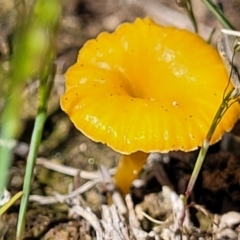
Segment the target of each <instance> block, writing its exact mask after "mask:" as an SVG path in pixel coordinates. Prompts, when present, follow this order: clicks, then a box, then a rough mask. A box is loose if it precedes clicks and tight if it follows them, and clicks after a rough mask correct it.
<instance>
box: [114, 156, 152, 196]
mask: <svg viewBox="0 0 240 240" xmlns="http://www.w3.org/2000/svg"><path fill="white" fill-rule="evenodd" d="M147 157H148V153H144V152H135V153H132V154H130V155H123V156H122V157H121V159H120V161H119V165H118V169H117V172H116V174H115V176H114V181H115V184H116V186H117V187H118V188H119V189H120V190H121V191H122V193H124V194H127V193H129V191H130V186H131V183H132V181H133V180H134V179H135V178H136V177H137V176H138V174H139V172H140V171H141V169H142V167H143V165H144V164H145V163H146V160H147Z"/></svg>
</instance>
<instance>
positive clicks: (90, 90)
mask: <svg viewBox="0 0 240 240" xmlns="http://www.w3.org/2000/svg"><path fill="white" fill-rule="evenodd" d="M65 77H66V92H65V93H64V94H63V96H62V97H61V107H62V109H63V110H64V111H65V112H66V113H67V114H68V115H69V117H70V119H71V121H72V122H73V123H74V125H75V126H76V128H77V129H79V130H80V131H81V132H82V133H84V134H85V135H86V136H88V137H89V138H90V139H92V140H94V141H96V142H102V143H106V144H107V145H108V146H110V147H111V148H112V149H114V150H115V151H117V152H120V153H123V154H130V153H133V152H136V151H143V152H168V151H171V150H182V151H190V150H194V149H196V148H197V147H198V146H201V145H202V142H203V140H204V139H205V137H206V134H207V132H208V130H209V127H210V125H211V123H212V120H213V118H214V115H215V113H216V111H217V109H218V107H219V106H220V104H221V101H222V98H223V92H224V89H225V88H226V86H227V83H228V73H227V71H226V69H225V66H224V64H223V62H222V60H221V58H220V56H219V54H218V52H217V51H216V50H215V49H214V48H213V47H212V46H210V45H209V44H207V43H206V42H205V41H204V40H202V39H201V38H200V37H199V36H198V35H197V34H194V33H190V32H188V31H186V30H180V29H176V28H174V27H162V26H159V25H157V24H155V23H154V22H153V21H152V20H150V19H149V18H144V19H136V21H135V22H133V23H124V24H122V25H120V26H119V27H118V28H117V29H116V31H115V32H113V33H107V32H103V33H101V34H100V35H99V36H98V37H97V38H96V39H93V40H89V41H87V42H86V43H85V45H84V46H83V48H82V49H81V50H80V52H79V55H78V59H77V62H76V63H75V64H74V65H73V66H71V67H70V68H69V69H68V71H67V73H66V75H65ZM231 88H232V85H231V83H230V84H229V86H228V89H227V91H228V90H230V89H231ZM239 113H240V107H239V104H238V103H234V104H233V105H232V106H231V107H230V108H229V109H228V111H227V112H226V114H225V115H224V116H223V118H222V119H221V121H220V122H219V124H218V126H217V128H216V130H215V133H214V135H213V137H212V142H211V143H215V142H217V141H218V140H220V138H221V136H222V135H223V134H224V132H226V131H230V130H231V129H232V128H233V126H234V123H235V122H236V121H237V119H238V118H239Z"/></svg>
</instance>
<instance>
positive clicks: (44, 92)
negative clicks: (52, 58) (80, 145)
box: [17, 71, 55, 239]
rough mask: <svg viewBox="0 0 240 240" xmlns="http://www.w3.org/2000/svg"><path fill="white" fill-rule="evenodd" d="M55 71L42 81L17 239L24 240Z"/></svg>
mask: <svg viewBox="0 0 240 240" xmlns="http://www.w3.org/2000/svg"><path fill="white" fill-rule="evenodd" d="M54 75H55V74H54V71H52V72H51V73H50V75H49V76H47V78H48V79H47V81H46V79H44V80H43V81H41V85H40V90H39V98H40V100H39V106H38V113H37V117H36V119H35V124H34V129H33V134H32V137H31V142H30V151H29V154H28V158H27V166H26V173H25V177H24V184H23V196H22V199H21V206H20V210H19V217H18V223H19V224H18V228H17V239H22V235H23V232H24V227H25V215H26V211H27V204H28V198H29V194H30V190H31V181H32V175H33V169H34V167H35V163H36V157H37V153H38V148H39V145H40V142H41V137H42V132H43V127H44V123H45V120H46V118H47V103H48V99H49V95H50V91H51V88H52V83H53V79H54Z"/></svg>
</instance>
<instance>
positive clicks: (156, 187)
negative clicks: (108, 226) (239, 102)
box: [0, 0, 240, 240]
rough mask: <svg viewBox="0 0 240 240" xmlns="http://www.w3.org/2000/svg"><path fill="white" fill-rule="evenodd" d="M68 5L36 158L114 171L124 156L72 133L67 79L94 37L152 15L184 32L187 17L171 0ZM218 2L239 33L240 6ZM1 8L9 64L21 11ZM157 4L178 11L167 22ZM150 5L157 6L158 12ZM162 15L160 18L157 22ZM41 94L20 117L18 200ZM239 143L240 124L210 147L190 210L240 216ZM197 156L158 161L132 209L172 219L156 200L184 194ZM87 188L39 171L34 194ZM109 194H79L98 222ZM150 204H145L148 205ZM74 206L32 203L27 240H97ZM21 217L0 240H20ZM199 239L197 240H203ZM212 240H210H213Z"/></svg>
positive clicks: (4, 224)
mask: <svg viewBox="0 0 240 240" xmlns="http://www.w3.org/2000/svg"><path fill="white" fill-rule="evenodd" d="M63 2H64V4H63V5H64V10H63V15H62V19H61V28H60V33H59V37H58V40H57V48H58V57H57V60H56V62H57V65H58V72H57V77H56V81H55V84H54V88H53V91H52V95H51V100H50V104H49V116H48V119H47V121H46V124H45V128H44V133H43V139H42V143H41V147H40V150H39V155H38V157H39V158H40V157H41V158H44V159H47V160H48V161H49V162H52V163H56V164H62V165H64V166H69V167H72V168H75V169H78V170H79V171H80V170H84V171H88V172H92V171H97V170H98V169H99V166H100V165H103V166H105V167H106V168H107V169H111V168H113V167H115V166H117V163H118V160H119V157H120V155H119V154H118V153H115V152H114V151H113V150H111V149H110V148H108V147H107V146H105V145H103V144H101V143H95V142H92V141H91V140H89V139H88V138H87V137H85V136H84V135H83V134H82V133H80V132H79V131H77V130H76V129H75V128H74V126H73V124H72V123H71V122H70V121H69V119H68V117H67V116H66V115H65V114H64V113H63V112H62V111H61V109H60V107H59V97H60V95H61V94H62V93H63V90H64V79H63V74H64V72H65V71H66V69H67V68H68V67H69V66H70V65H71V64H72V63H73V62H75V60H76V56H77V53H78V50H79V49H80V48H81V47H82V45H83V44H84V43H85V42H86V41H87V40H88V39H90V38H94V37H96V36H97V35H98V34H99V33H100V32H102V31H113V30H114V29H115V28H116V27H117V26H118V25H119V24H120V23H122V22H126V21H133V20H134V19H135V18H136V17H144V16H146V15H149V16H150V17H152V18H154V19H155V20H156V21H158V22H160V23H161V21H163V24H165V22H169V21H170V22H172V24H174V25H176V26H179V25H181V24H182V22H178V21H176V20H175V15H174V14H176V15H177V14H181V15H182V16H185V12H184V11H183V9H181V8H179V6H177V4H176V3H175V1H168V0H165V1H164V0H162V1H161V0H151V1H144V0H139V1H134V0H115V1H114V0H98V1H92V0H68V1H67V0H65V1H63ZM193 2H194V9H195V12H196V16H197V21H198V22H199V23H201V24H202V25H204V26H207V27H208V28H214V27H215V28H216V29H219V28H220V24H219V23H218V21H217V20H216V19H215V18H214V16H213V15H212V14H211V13H210V12H209V10H208V9H207V8H206V7H205V6H204V4H203V3H202V2H201V1H193ZM217 2H222V7H223V10H224V13H225V14H226V16H227V17H229V20H230V21H231V22H232V23H233V25H234V26H235V27H236V28H238V27H239V26H240V19H239V17H238V16H239V13H240V2H239V1H237V0H231V1H217ZM1 3H2V9H0V10H1V11H0V13H1V14H2V16H3V15H4V16H6V18H4V19H5V20H4V21H3V22H2V23H0V35H1V36H2V39H1V44H0V45H1V46H0V52H1V57H2V59H4V58H5V57H6V56H7V55H8V53H9V51H8V47H4V46H5V45H6V46H7V45H8V38H9V36H10V35H11V34H12V31H13V25H14V16H15V12H14V11H15V10H14V4H11V3H12V2H11V1H7V0H6V1H4V0H0V4H1ZM159 3H160V4H164V5H165V6H168V7H169V9H170V10H172V11H173V12H171V15H169V19H166V18H165V19H161V16H160V15H161V11H162V9H161V5H158V4H159ZM152 6H155V8H154V11H153V10H152ZM158 10H159V15H157V16H156V11H158ZM184 19H185V20H183V21H186V22H187V24H190V22H189V20H188V18H184ZM190 26H191V24H190ZM1 33H2V34H1ZM4 44H5V45H4ZM36 91H37V87H36V86H35V85H34V83H31V84H30V85H29V86H27V87H26V99H27V101H26V103H25V105H24V109H25V111H24V113H23V116H22V119H23V129H22V133H21V135H20V136H19V144H18V146H17V147H16V149H15V152H14V161H13V165H12V167H11V169H10V180H9V186H8V190H9V191H10V192H11V194H12V195H14V194H15V193H17V192H19V191H21V190H22V183H23V177H24V171H25V166H26V156H27V152H28V146H29V142H30V137H31V132H32V128H33V123H34V117H35V113H36V99H35V93H36ZM239 136H240V124H239V123H238V124H236V126H235V128H234V130H233V131H232V133H228V134H226V136H225V137H224V138H223V139H222V140H221V141H220V142H219V143H217V144H216V145H214V146H212V147H211V148H210V150H209V152H208V154H207V157H206V160H205V162H204V165H203V167H202V170H201V172H200V175H199V178H198V180H197V183H196V187H195V188H194V192H193V194H192V195H191V197H190V199H189V203H190V202H195V203H196V204H198V205H201V206H203V208H204V209H205V210H206V211H208V213H209V215H211V216H212V215H213V214H218V215H223V214H225V213H228V212H231V211H236V212H240V204H239V202H240V185H239V179H240V150H239V149H240V148H239V146H240V142H239V139H240V138H239ZM197 153H198V150H197V151H194V152H190V153H183V152H170V153H169V154H167V155H166V157H167V158H168V161H167V162H165V161H162V160H161V159H160V160H159V161H155V162H154V163H151V164H149V165H148V166H146V167H145V168H144V169H143V171H142V173H141V175H140V176H139V179H141V187H138V186H134V187H133V188H132V189H131V195H132V199H133V203H134V205H138V204H142V205H141V206H142V208H143V209H144V210H145V211H146V212H148V214H149V215H150V216H152V217H153V218H154V219H157V220H164V219H166V216H167V214H168V213H167V212H163V211H160V210H159V209H160V208H159V209H158V211H157V210H156V209H157V206H155V205H153V203H154V201H157V202H158V201H159V200H156V199H160V198H159V196H160V195H159V194H160V193H161V191H162V189H163V186H168V187H170V188H171V189H172V190H174V191H175V192H176V193H178V194H184V192H185V190H186V186H187V184H188V181H189V178H190V176H191V173H192V169H193V167H194V163H195V161H196V157H197ZM84 183H86V180H83V179H81V178H79V177H72V176H67V175H65V174H61V173H57V172H56V171H52V170H48V169H46V168H44V167H42V166H38V165H37V166H36V169H35V172H34V179H33V183H32V192H31V194H32V195H41V196H52V195H53V194H54V193H55V192H58V193H60V194H67V193H68V192H69V186H70V185H73V189H76V188H77V187H78V186H81V185H83V184H84ZM108 195H109V193H107V190H106V189H105V186H104V185H103V186H101V184H100V185H98V186H97V187H94V188H91V189H89V190H88V191H86V192H84V193H83V194H82V195H81V198H82V199H81V202H83V203H84V204H85V205H84V204H83V205H84V206H85V207H88V208H90V209H92V211H93V212H94V213H96V215H97V216H98V217H99V219H100V218H101V205H103V204H104V205H105V204H110V203H109V196H108ZM149 198H150V202H151V204H150V205H152V206H154V207H152V208H151V207H149V206H150V205H149V204H148V201H149ZM144 202H146V204H145V205H144ZM158 204H159V203H158ZM70 206H71V204H66V203H58V204H48V205H41V204H39V203H37V202H30V203H29V206H28V211H27V218H26V231H25V236H24V239H25V240H26V239H29V240H30V239H41V240H50V239H74V240H75V239H76V240H77V239H81V240H82V239H84V240H85V239H86V240H91V239H96V233H95V231H94V229H93V227H92V225H91V222H89V221H87V220H85V219H84V218H82V217H80V216H76V215H74V214H71V211H70V209H71V207H70ZM18 210H19V202H17V203H16V204H14V205H13V206H12V207H11V208H10V209H9V210H8V211H7V213H5V214H4V215H3V216H2V218H1V222H0V229H1V231H0V234H2V236H0V239H6V240H11V239H15V234H16V224H17V216H18ZM197 213H198V211H196V210H195V208H193V209H191V211H190V214H191V216H190V218H191V220H192V222H193V223H194V226H195V227H199V226H200V227H202V223H201V220H199V217H198V216H197ZM140 222H141V228H142V229H143V230H144V231H146V232H151V231H153V229H155V227H156V225H154V224H152V223H151V221H148V220H146V219H145V220H142V221H140ZM239 223H240V222H239ZM239 223H238V224H237V226H238V225H239ZM237 226H235V228H234V230H235V229H236V228H237ZM210 231H211V230H210ZM208 234H209V232H208ZM193 235H194V234H193ZM210 235H211V234H210ZM196 236H197V235H195V239H197V237H196ZM206 236H208V237H209V235H205V238H206V239H207V237H206ZM106 239H107V238H106ZM108 239H110V238H108ZM112 239H114V238H112ZM130 239H134V238H130ZM146 239H147V238H146ZM148 239H150V237H149V238H148ZM152 239H154V238H152ZM155 239H157V238H155ZM162 239H164V238H162ZM208 239H211V237H209V238H208Z"/></svg>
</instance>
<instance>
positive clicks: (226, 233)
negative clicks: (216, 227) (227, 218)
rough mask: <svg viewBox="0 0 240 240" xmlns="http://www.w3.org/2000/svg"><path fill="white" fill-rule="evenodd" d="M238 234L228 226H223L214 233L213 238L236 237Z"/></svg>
mask: <svg viewBox="0 0 240 240" xmlns="http://www.w3.org/2000/svg"><path fill="white" fill-rule="evenodd" d="M237 237H238V235H237V233H236V232H235V231H234V230H232V229H230V228H225V229H223V230H222V231H221V232H219V233H217V234H216V238H215V239H237Z"/></svg>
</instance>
